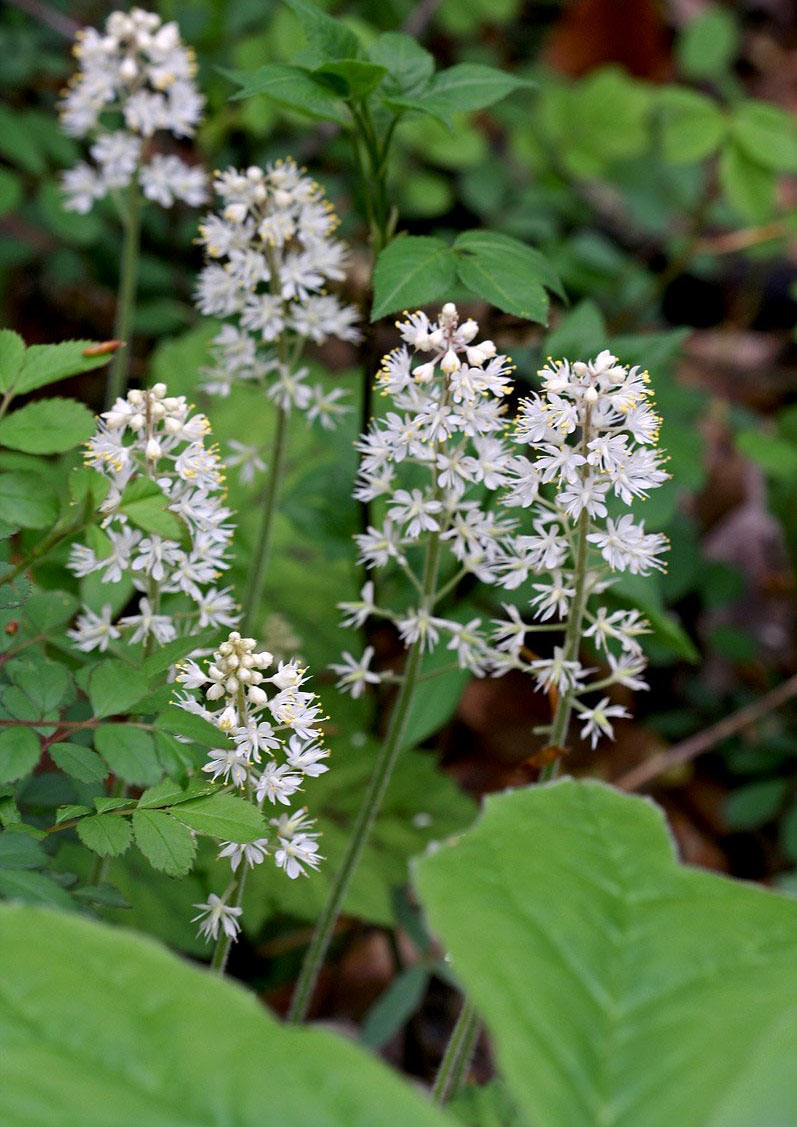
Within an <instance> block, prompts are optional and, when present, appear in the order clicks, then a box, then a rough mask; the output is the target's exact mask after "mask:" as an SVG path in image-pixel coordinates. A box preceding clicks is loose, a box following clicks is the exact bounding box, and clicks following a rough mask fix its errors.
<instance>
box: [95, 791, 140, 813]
mask: <svg viewBox="0 0 797 1127" xmlns="http://www.w3.org/2000/svg"><path fill="white" fill-rule="evenodd" d="M135 804H136V800H135V799H134V798H126V797H124V796H123V795H120V794H110V795H108V794H102V795H97V796H96V797H95V799H94V808H95V810H96V811H97V813H98V814H107V813H108V811H109V810H123V809H124V808H125V807H127V808H128V809H130V808H131V807H133V806H135Z"/></svg>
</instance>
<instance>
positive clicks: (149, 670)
mask: <svg viewBox="0 0 797 1127" xmlns="http://www.w3.org/2000/svg"><path fill="white" fill-rule="evenodd" d="M218 636H219V631H218V630H216V629H213V628H208V629H207V630H198V631H197V632H196V633H194V634H190V635H187V636H186V637H184V638H175V640H174V641H173V642H167V643H166V645H165V646H160V648H159V649H157V650H156V651H155V653H154V654H151V655H150V656H149V657H148V658H147V659H146V660H145V661H144V662H143V663H142V665H141V672H142V673H143V674H144V676H145V677H154V676H155V675H156V674H158V673H163V672H164V670H166V669H168V668H169V666H171V665H176V664H177V662H178V661H181V660H182V659H183V658H184V657H188V655H189V654H190V653H193V652H194V650H201V649H206V648H207V647H209V646H211V645H212V644H213V642H214V641H215V640H216V639H217V638H218Z"/></svg>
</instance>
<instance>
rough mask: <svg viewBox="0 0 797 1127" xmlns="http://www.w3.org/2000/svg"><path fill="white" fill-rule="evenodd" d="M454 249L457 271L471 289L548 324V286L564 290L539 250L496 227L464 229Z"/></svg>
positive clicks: (509, 309)
mask: <svg viewBox="0 0 797 1127" xmlns="http://www.w3.org/2000/svg"><path fill="white" fill-rule="evenodd" d="M454 250H455V251H456V252H457V253H458V258H457V274H458V275H459V279H460V281H461V282H462V283H463V284H464V285H466V286H467V287H468V289H471V290H473V291H474V293H477V294H478V295H479V297H483V298H485V300H486V301H489V302H490V303H491V304H492V305H496V306H497V307H498V308H499V309H502V310H504V312H505V313H513V314H514V315H515V316H516V317H523V318H525V319H526V320H528V321H539V322H541V323H542V324H547V321H548V295H547V294H546V292H545V287H546V286H548V287H549V288H551V289H556V290H557V292H561V283H560V282H559V279H558V278H557V277H556V275H555V274H554V272H553V270H552V268H551V266H550V264H549V263H548V262H547V260H546V259H545V257H544V256H543V255H542V254H540V252H539V251H537V250H534V249H533V248H532V247H529V246H526V245H525V244H524V243H521V242H520V241H519V240H518V239H513V238H512V237H511V236H509V235H501V234H498V233H497V232H495V231H464V232H463V233H462V234H461V235H459V237H458V238H457V239H456V241H455V243H454Z"/></svg>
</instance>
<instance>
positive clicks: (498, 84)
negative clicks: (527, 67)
mask: <svg viewBox="0 0 797 1127" xmlns="http://www.w3.org/2000/svg"><path fill="white" fill-rule="evenodd" d="M533 85H534V83H532V82H529V81H528V80H527V79H525V78H518V77H517V75H514V74H508V73H507V72H506V71H502V70H497V69H496V68H495V67H488V66H484V65H483V64H482V63H457V65H456V66H453V67H449V68H448V69H447V70H441V71H438V72H437V74H435V75H434V77H433V78H432V79H431V81H430V82H429V85H428V86H427V87H426V88H425V89H422V90H419V91H417V92H415V93H413V94H412V95H411V96H400V97H395V98H391V99H389V100H387V104H388V105H389V106H390V107H391V108H394V109H399V110H401V109H406V110H416V111H418V112H420V113H427V114H429V115H430V116H432V117H435V118H437V119H438V121H442V122H443V124H444V125H448V124H449V123H450V121H451V116H452V114H455V113H470V112H472V111H474V110H483V109H486V108H487V107H488V106H493V105H495V103H496V102H500V101H501V100H502V99H503V98H506V97H507V95H508V94H511V93H513V91H515V90H519V89H522V88H524V87H525V88H526V89H529V88H531V87H532V86H533Z"/></svg>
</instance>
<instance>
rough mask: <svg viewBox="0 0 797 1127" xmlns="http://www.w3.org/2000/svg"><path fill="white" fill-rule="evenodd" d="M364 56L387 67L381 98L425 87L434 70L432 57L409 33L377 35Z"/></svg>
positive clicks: (389, 32) (396, 32)
mask: <svg viewBox="0 0 797 1127" xmlns="http://www.w3.org/2000/svg"><path fill="white" fill-rule="evenodd" d="M368 57H369V58H370V59H371V61H372V62H374V63H378V64H379V66H382V67H384V68H385V69H386V70H387V77H386V78H385V81H384V82H383V83H382V91H381V92H382V93H383V94H384V95H385V97H397V96H401V95H403V94H413V93H415V92H416V91H417V90H420V89H421V88H422V87H424V86H426V84H427V83H428V82H429V80H430V78H431V77H432V74H433V73H434V56H433V55H430V54H429V52H428V51H426V50H424V48H423V47H421V45H420V43H418V41H417V40H416V39H413V38H412V36H411V35H404V34H403V32H400V31H386V32H383V34H382V35H378V36H377V38H376V39H375V40H374V41H373V43H372V44H371V46H370V48H369V50H368Z"/></svg>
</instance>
